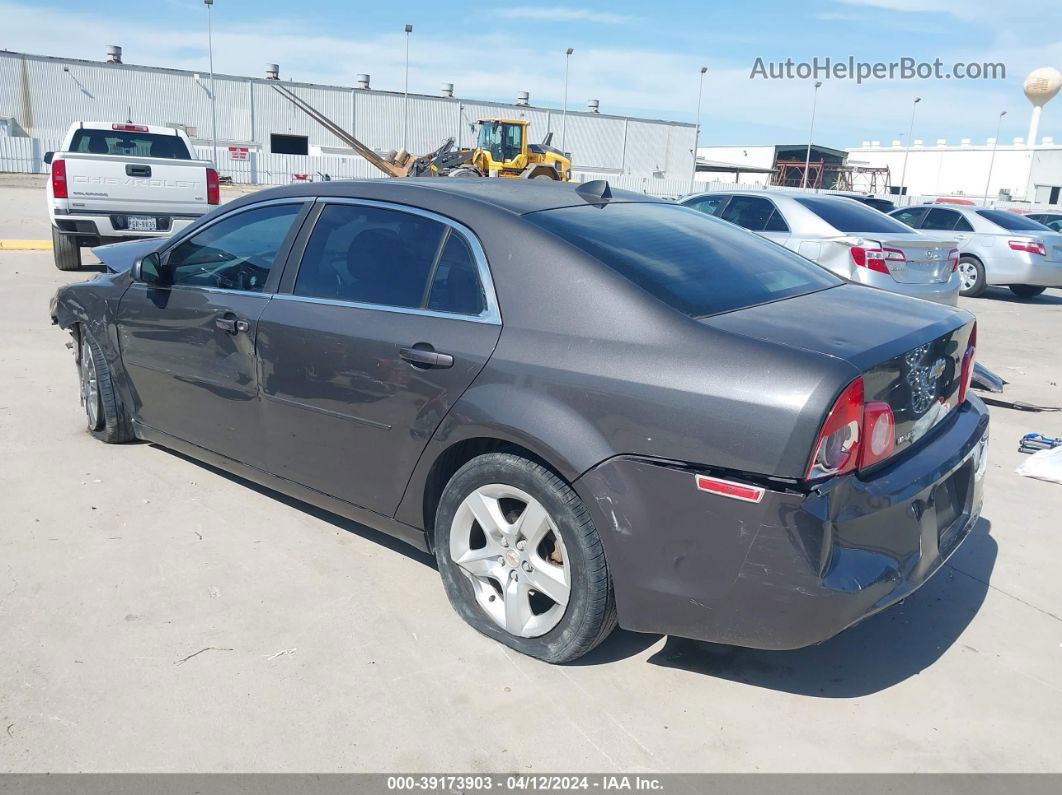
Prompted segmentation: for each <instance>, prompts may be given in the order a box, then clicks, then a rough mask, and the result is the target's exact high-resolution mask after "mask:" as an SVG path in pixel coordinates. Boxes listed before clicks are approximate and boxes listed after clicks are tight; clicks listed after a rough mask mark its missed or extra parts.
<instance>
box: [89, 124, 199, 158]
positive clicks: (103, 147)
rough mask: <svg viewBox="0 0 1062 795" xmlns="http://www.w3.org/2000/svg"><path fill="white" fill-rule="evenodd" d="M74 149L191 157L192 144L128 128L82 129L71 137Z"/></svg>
mask: <svg viewBox="0 0 1062 795" xmlns="http://www.w3.org/2000/svg"><path fill="white" fill-rule="evenodd" d="M70 151H71V152H89V153H91V154H94V155H123V156H125V157H166V158H170V159H171V160H190V159H191V157H190V156H189V154H188V147H186V146H185V145H184V141H182V140H181V139H180V138H178V137H177V136H176V135H159V134H156V133H146V132H126V131H124V130H85V129H81V130H78V131H77V132H75V133H74V137H73V138H72V139H70Z"/></svg>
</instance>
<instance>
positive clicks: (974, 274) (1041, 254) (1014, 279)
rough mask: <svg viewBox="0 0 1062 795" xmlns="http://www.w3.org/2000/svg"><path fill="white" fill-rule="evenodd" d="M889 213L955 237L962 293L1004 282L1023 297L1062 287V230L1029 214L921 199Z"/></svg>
mask: <svg viewBox="0 0 1062 795" xmlns="http://www.w3.org/2000/svg"><path fill="white" fill-rule="evenodd" d="M890 215H891V216H892V217H893V218H895V219H897V220H898V221H902V222H903V223H905V224H907V225H908V226H911V227H914V228H915V229H919V230H925V231H926V232H927V233H929V234H936V235H951V236H953V237H954V238H955V239H956V240H957V241H958V248H959V258H960V259H959V273H960V275H961V277H962V289H961V294H962V295H966V296H975V295H980V294H981V293H982V292H984V289H985V287H987V286H988V285H990V284H1005V285H1007V286H1008V287H1010V290H1011V292H1013V293H1014V294H1015V295H1017V296H1019V297H1021V298H1033V297H1035V296H1037V295H1040V293H1042V292H1043V291H1044V289H1045V288H1047V287H1062V235H1060V234H1058V233H1057V232H1055V231H1053V230H1052V229H1050V228H1049V227H1047V226H1044V225H1043V224H1041V223H1039V222H1037V221H1034V220H1031V219H1030V218H1028V217H1025V216H1021V215H1018V214H1017V213H1012V212H1009V211H1008V210H990V209H988V208H986V207H951V206H949V207H941V206H940V205H933V204H924V205H917V206H914V207H905V208H904V209H902V210H896V211H895V212H892V213H890Z"/></svg>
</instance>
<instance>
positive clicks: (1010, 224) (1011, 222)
mask: <svg viewBox="0 0 1062 795" xmlns="http://www.w3.org/2000/svg"><path fill="white" fill-rule="evenodd" d="M977 214H978V215H979V216H981V217H982V218H987V219H988V220H989V221H991V222H992V223H994V224H995V225H996V226H1002V227H1003V228H1004V229H1009V230H1010V231H1012V232H1050V231H1051V230H1050V229H1049V228H1048V227H1046V226H1044V225H1043V224H1041V223H1038V222H1037V221H1032V220H1030V219H1028V218H1025V217H1024V216H1021V215H1016V214H1015V213H1008V212H1006V211H1005V210H978V211H977Z"/></svg>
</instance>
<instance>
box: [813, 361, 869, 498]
mask: <svg viewBox="0 0 1062 795" xmlns="http://www.w3.org/2000/svg"><path fill="white" fill-rule="evenodd" d="M862 424H863V379H862V378H857V379H856V380H855V381H853V382H852V383H850V384H849V385H848V386H847V387H845V390H844V391H843V392H842V393H841V396H840V397H839V398H837V402H836V403H834V404H833V408H832V409H830V413H829V415H827V417H826V422H824V423H823V424H822V430H821V431H820V432H819V438H818V439H817V440H816V442H815V446H814V447H813V448H812V451H813V452H812V454H811V462H810V463H809V464H808V471H807V475H806V477H808V478H821V477H826V476H827V475H840V474H843V473H845V472H851V471H852V470H853V469H855V468H856V465H857V464H858V463H859V444H860V435H861V433H862V428H861V427H860V426H861V425H862Z"/></svg>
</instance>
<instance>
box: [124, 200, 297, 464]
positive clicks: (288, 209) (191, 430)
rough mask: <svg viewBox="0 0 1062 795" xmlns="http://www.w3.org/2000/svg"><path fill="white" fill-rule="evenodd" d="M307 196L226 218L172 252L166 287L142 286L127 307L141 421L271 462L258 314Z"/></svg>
mask: <svg viewBox="0 0 1062 795" xmlns="http://www.w3.org/2000/svg"><path fill="white" fill-rule="evenodd" d="M306 206H307V204H306V202H305V201H304V200H284V201H280V202H266V203H263V204H260V205H254V206H252V207H250V208H244V209H241V210H238V211H235V212H233V213H231V214H229V215H225V216H221V217H220V218H219V219H218V220H216V221H214V222H212V223H210V224H209V225H208V226H205V227H203V228H201V229H199V230H197V231H196V232H195V233H193V234H191V235H189V236H186V237H184V238H181V239H179V240H178V241H175V243H174V244H173V245H172V246H171V247H170V248H169V249H168V250H166V251H164V252H163V254H162V268H161V271H160V275H161V277H162V278H161V281H160V283H159V284H144V283H134V284H133V285H132V286H131V287H130V288H129V289H128V290H127V291H126V293H125V295H123V296H122V300H121V303H120V304H119V307H118V341H119V346H120V349H121V355H122V361H123V363H124V364H125V367H126V370H127V372H128V373H129V378H130V379H131V381H132V383H133V387H134V390H135V392H136V407H135V409H136V410H135V414H136V418H137V420H139V421H140V422H142V423H144V424H145V425H148V426H150V427H152V428H156V429H158V430H161V431H164V432H166V433H169V434H171V435H173V436H176V437H178V438H180V439H184V440H186V441H189V442H192V443H194V444H197V445H199V446H201V447H204V448H206V449H208V450H213V451H214V452H217V453H221V454H222V455H226V456H229V457H230V458H235V459H237V460H239V461H243V462H244V463H249V464H251V465H253V466H259V467H260V466H261V465H262V459H261V455H260V452H259V451H260V443H259V442H258V439H257V437H258V436H259V435H260V434H259V430H258V425H259V422H260V416H259V408H258V399H257V398H258V368H257V364H256V360H255V335H256V333H257V328H258V319H259V317H260V316H261V314H262V310H263V309H264V308H265V306H266V304H267V303H268V301H269V296H270V295H271V293H272V292H273V290H274V289H275V285H276V283H277V282H278V281H279V277H280V273H279V270H278V269H275V268H274V267H273V266H274V264H275V263H276V262H278V261H282V260H283V257H284V254H285V252H286V251H287V250H288V248H290V245H291V242H292V241H293V240H294V237H295V232H296V231H297V227H298V223H299V218H300V213H302V212H303V210H304V207H306Z"/></svg>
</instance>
